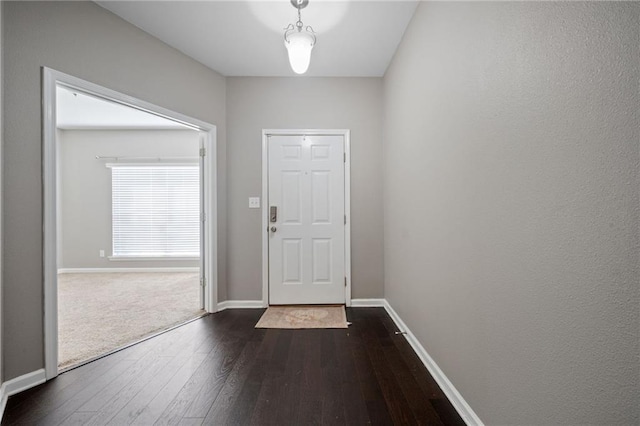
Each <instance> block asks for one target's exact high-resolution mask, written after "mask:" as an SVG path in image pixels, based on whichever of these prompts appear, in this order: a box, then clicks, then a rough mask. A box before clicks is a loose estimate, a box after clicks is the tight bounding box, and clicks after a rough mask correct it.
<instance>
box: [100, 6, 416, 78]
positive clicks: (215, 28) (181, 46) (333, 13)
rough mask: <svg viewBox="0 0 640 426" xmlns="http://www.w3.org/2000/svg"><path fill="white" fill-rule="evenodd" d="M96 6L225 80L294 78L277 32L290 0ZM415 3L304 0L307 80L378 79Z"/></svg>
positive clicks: (291, 19) (290, 13)
mask: <svg viewBox="0 0 640 426" xmlns="http://www.w3.org/2000/svg"><path fill="white" fill-rule="evenodd" d="M96 3H98V4H99V5H100V6H102V7H104V8H105V9H108V10H110V11H111V12H113V13H115V14H116V15H118V16H120V17H122V18H123V19H125V20H126V21H129V22H130V23H132V24H133V25H135V26H137V27H139V28H141V29H142V30H144V31H146V32H147V33H149V34H151V35H153V36H155V37H156V38H158V39H160V40H162V41H163V42H165V43H166V44H168V45H170V46H173V47H175V48H176V49H178V50H180V51H182V52H183V53H185V54H186V55H188V56H190V57H192V58H194V59H195V60H197V61H199V62H201V63H202V64H204V65H206V66H207V67H209V68H211V69H213V70H215V71H218V72H219V73H221V74H222V75H224V76H295V75H296V74H295V73H294V72H293V71H291V69H290V68H289V63H288V60H287V54H286V49H285V47H284V40H283V33H284V30H283V29H284V28H285V27H286V26H287V25H288V24H289V23H295V21H296V20H297V12H296V9H295V8H294V7H293V6H292V5H291V3H290V2H289V0H280V1H262V0H252V1H246V0H235V1H215V0H214V1H212V0H209V1H96ZM417 4H418V3H417V1H403V0H392V1H353V0H352V1H347V0H343V1H326V0H310V3H309V6H307V7H306V8H305V9H303V10H302V21H303V23H304V25H305V26H307V25H311V26H312V27H313V29H314V30H315V32H316V34H317V37H318V42H317V44H316V46H315V47H314V49H313V52H312V56H311V66H310V67H309V71H308V72H307V73H306V74H305V75H307V76H323V77H338V76H340V77H381V76H382V75H384V73H385V71H386V69H387V66H388V65H389V62H390V61H391V58H392V57H393V54H394V53H395V50H396V48H397V46H398V44H399V42H400V40H401V38H402V35H403V34H404V31H405V29H406V27H407V25H408V23H409V20H410V19H411V17H412V16H413V13H414V11H415V8H416V6H417Z"/></svg>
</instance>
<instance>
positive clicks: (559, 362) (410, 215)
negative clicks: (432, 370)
mask: <svg viewBox="0 0 640 426" xmlns="http://www.w3.org/2000/svg"><path fill="white" fill-rule="evenodd" d="M639 12H640V4H637V3H573V2H566V3H565V2H560V3H547V2H541V3H501V2H497V3H484V2H480V3H437V2H435V3H433V2H429V3H421V4H420V6H419V7H418V9H417V12H416V15H415V16H414V18H413V21H412V22H411V24H410V26H409V28H408V30H407V32H406V33H405V36H404V39H403V41H402V43H401V45H400V47H399V50H398V51H397V53H396V55H395V58H394V60H393V62H392V65H391V66H390V69H389V70H388V72H387V74H386V76H385V79H384V96H385V111H384V120H385V139H384V155H383V158H384V205H385V220H384V224H385V297H386V298H387V299H388V300H389V302H390V303H391V305H392V306H393V308H394V309H395V310H396V311H397V312H398V313H399V315H400V316H401V317H402V318H403V319H404V320H405V321H406V323H407V325H408V326H409V328H411V329H412V331H413V332H414V333H415V334H416V336H417V338H418V339H419V340H420V342H421V343H422V344H423V345H424V347H425V348H426V349H427V351H428V352H429V353H430V354H431V355H432V357H433V358H434V359H435V361H436V362H437V364H438V365H439V366H440V367H441V368H442V370H443V371H444V373H445V374H446V375H447V376H448V377H449V379H451V381H452V382H453V384H454V385H455V386H456V388H457V389H458V390H459V391H460V392H461V393H462V395H463V397H464V398H465V399H466V400H467V402H468V403H469V404H470V405H471V407H472V408H473V409H474V410H475V411H476V413H477V414H478V415H479V416H480V418H481V419H482V420H483V421H484V422H485V423H487V424H492V425H495V424H637V423H638V421H639V420H640V419H639V414H638V410H639V408H638V407H639V405H638V401H639V400H640V392H639V385H638V380H639V374H638V359H639V358H638V356H639V350H638V342H639V340H640V339H639V335H638V332H639V317H638V306H639V304H640V299H639V295H638V291H639V286H638V282H639V279H638V277H639V270H638V261H639V253H638V247H639V243H640V239H639V235H638V220H639V217H638V211H639V200H638V184H639V183H640V181H639V178H638V166H639V152H638V144H639V137H640V133H639V126H640V122H639V101H640V99H639V94H638V81H639V77H640V74H639V60H638V58H639V56H640V52H639V36H638V32H639V28H640V22H639V17H638V15H639Z"/></svg>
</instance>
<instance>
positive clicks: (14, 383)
mask: <svg viewBox="0 0 640 426" xmlns="http://www.w3.org/2000/svg"><path fill="white" fill-rule="evenodd" d="M45 381H46V378H45V373H44V368H42V369H40V370H36V371H33V372H31V373H28V374H24V375H22V376H19V377H16V378H15V379H11V380H8V381H6V382H4V383H3V384H2V386H0V420H2V415H3V414H4V409H5V407H6V406H7V400H8V399H9V397H10V396H11V395H15V394H17V393H19V392H22V391H26V390H27V389H31V388H32V387H34V386H38V385H39V384H42V383H44V382H45Z"/></svg>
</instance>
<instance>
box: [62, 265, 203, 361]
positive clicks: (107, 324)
mask: <svg viewBox="0 0 640 426" xmlns="http://www.w3.org/2000/svg"><path fill="white" fill-rule="evenodd" d="M199 281H200V279H199V274H198V273H197V272H196V273H190V272H189V273H186V272H177V273H173V272H172V273H164V272H151V273H138V272H135V273H132V272H125V273H120V272H118V273H106V274H102V273H101V274H60V275H58V363H59V367H60V368H65V367H68V366H71V365H73V364H77V363H79V362H81V361H84V360H87V359H90V358H93V357H96V356H98V355H102V354H103V353H105V352H109V351H111V350H114V349H117V348H119V347H121V346H124V345H126V344H128V343H131V342H135V341H137V340H140V339H141V338H143V337H145V336H148V335H150V334H153V333H156V332H159V331H162V330H164V329H167V328H170V327H172V326H174V325H177V324H180V323H182V322H185V321H187V320H189V319H192V318H196V317H198V316H200V315H202V314H203V313H204V311H202V310H200V306H199V305H200V288H199V284H200V283H199Z"/></svg>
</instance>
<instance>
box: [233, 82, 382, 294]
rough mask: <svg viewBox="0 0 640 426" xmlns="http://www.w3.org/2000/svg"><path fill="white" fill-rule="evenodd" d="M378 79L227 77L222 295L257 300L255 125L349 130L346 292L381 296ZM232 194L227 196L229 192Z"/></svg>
mask: <svg viewBox="0 0 640 426" xmlns="http://www.w3.org/2000/svg"><path fill="white" fill-rule="evenodd" d="M381 119H382V79H380V78H295V77H294V78H251V77H239V78H227V128H228V140H229V143H228V165H227V167H228V170H229V175H228V180H229V187H228V193H229V203H228V212H227V214H228V218H229V222H228V226H229V229H228V239H227V247H228V250H229V251H228V258H229V264H228V276H227V279H228V283H229V285H228V291H229V299H241V300H242V299H245V300H247V299H248V300H260V299H262V254H261V253H262V222H261V216H260V210H259V209H249V208H248V197H250V196H261V195H262V172H261V170H262V163H261V161H262V129H267V128H269V129H289V128H291V129H304V128H308V129H337V128H345V129H351V214H352V217H351V223H352V228H351V229H352V231H351V253H352V272H353V275H352V278H353V285H352V297H354V298H365V297H382V295H383V273H384V272H383V267H382V257H383V254H382V243H383V241H382V232H381V227H382V176H381V173H380V170H381V166H382V157H381V155H382V146H381V143H382V134H381V133H382V123H381ZM231 194H233V195H231Z"/></svg>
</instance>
